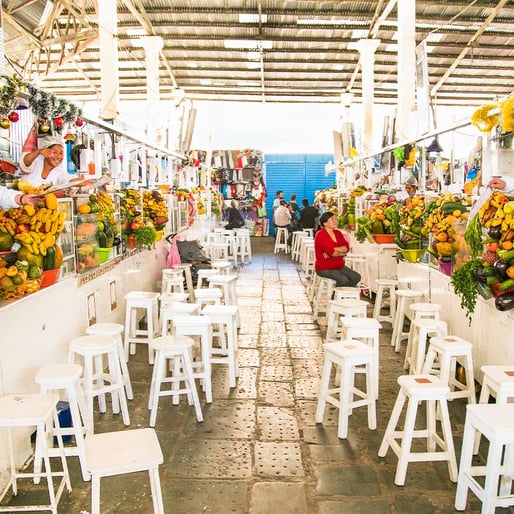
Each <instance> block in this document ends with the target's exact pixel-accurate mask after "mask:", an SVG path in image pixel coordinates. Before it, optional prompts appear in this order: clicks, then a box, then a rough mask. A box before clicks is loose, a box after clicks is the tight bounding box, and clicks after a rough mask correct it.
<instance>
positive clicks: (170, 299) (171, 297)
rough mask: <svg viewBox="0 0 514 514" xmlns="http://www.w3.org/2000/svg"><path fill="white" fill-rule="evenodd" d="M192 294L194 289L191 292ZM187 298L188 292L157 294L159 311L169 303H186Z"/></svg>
mask: <svg viewBox="0 0 514 514" xmlns="http://www.w3.org/2000/svg"><path fill="white" fill-rule="evenodd" d="M192 295H193V296H194V290H193V294H192ZM188 300H189V294H188V293H167V294H161V295H159V311H161V309H165V308H166V307H167V306H168V305H169V304H170V303H173V304H175V303H178V302H181V303H186V302H187V301H188Z"/></svg>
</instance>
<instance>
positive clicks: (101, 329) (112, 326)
mask: <svg viewBox="0 0 514 514" xmlns="http://www.w3.org/2000/svg"><path fill="white" fill-rule="evenodd" d="M123 330H124V327H123V325H121V324H120V323H105V322H99V323H95V324H94V325H91V326H89V327H87V328H86V334H88V335H92V336H112V337H114V339H116V345H117V347H118V357H119V358H120V367H121V376H122V377H123V383H124V384H125V393H126V395H127V398H128V399H129V400H133V399H134V393H133V391H132V383H131V381H130V374H129V370H128V366H127V360H128V357H127V355H126V354H125V349H124V347H123V340H122V338H121V334H123Z"/></svg>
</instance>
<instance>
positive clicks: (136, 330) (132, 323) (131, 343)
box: [125, 291, 183, 364]
mask: <svg viewBox="0 0 514 514" xmlns="http://www.w3.org/2000/svg"><path fill="white" fill-rule="evenodd" d="M182 292H183V291H182ZM159 296H160V295H159V293H154V292H150V291H131V292H130V293H128V294H126V295H125V356H126V358H127V359H128V355H129V351H130V354H131V355H134V354H135V353H136V344H138V343H142V344H146V345H148V362H149V363H150V364H153V352H152V350H151V348H150V342H151V341H152V339H153V338H154V337H155V335H156V333H157V331H158V329H159V305H158V300H159ZM141 314H143V316H141ZM143 317H146V329H143V328H140V327H139V323H140V321H141V319H142V318H143Z"/></svg>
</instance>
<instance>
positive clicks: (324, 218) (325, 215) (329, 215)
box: [319, 211, 335, 226]
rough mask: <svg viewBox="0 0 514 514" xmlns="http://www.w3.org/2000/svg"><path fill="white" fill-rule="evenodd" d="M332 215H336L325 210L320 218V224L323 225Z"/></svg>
mask: <svg viewBox="0 0 514 514" xmlns="http://www.w3.org/2000/svg"><path fill="white" fill-rule="evenodd" d="M332 216H335V214H334V213H333V212H330V211H327V212H324V213H323V214H322V215H321V217H320V219H319V224H320V225H321V226H323V225H324V224H325V223H326V222H327V221H328V220H329V219H330V218H331V217H332Z"/></svg>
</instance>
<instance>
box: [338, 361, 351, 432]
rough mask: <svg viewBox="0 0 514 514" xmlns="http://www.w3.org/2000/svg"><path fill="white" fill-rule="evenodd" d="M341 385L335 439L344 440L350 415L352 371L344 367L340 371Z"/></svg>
mask: <svg viewBox="0 0 514 514" xmlns="http://www.w3.org/2000/svg"><path fill="white" fill-rule="evenodd" d="M341 374H342V376H341V384H340V386H339V419H338V427H337V437H339V439H346V438H347V436H348V418H349V417H350V415H351V411H350V404H351V401H352V396H353V384H352V382H353V380H352V378H353V377H354V375H353V371H352V370H351V369H350V366H348V365H345V366H344V367H343V369H342V370H341Z"/></svg>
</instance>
